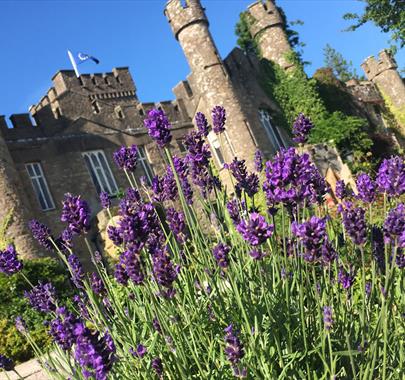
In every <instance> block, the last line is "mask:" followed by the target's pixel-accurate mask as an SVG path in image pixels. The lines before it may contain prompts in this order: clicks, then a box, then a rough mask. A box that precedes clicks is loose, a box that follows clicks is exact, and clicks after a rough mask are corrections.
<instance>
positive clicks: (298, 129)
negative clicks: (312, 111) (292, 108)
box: [293, 113, 314, 144]
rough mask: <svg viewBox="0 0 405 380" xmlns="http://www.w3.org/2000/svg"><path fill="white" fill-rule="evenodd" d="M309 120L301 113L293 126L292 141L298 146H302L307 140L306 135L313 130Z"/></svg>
mask: <svg viewBox="0 0 405 380" xmlns="http://www.w3.org/2000/svg"><path fill="white" fill-rule="evenodd" d="M313 127H314V126H313V124H312V122H311V120H310V119H309V118H307V117H305V115H304V114H303V113H300V114H299V115H298V117H297V118H296V119H295V121H294V124H293V135H294V138H293V141H294V142H296V143H298V144H304V143H305V142H306V141H307V140H308V135H309V132H310V131H311V129H312V128H313Z"/></svg>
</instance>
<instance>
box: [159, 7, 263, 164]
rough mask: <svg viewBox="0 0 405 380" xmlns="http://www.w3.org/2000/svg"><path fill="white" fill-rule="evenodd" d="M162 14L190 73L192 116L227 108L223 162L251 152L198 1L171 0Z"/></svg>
mask: <svg viewBox="0 0 405 380" xmlns="http://www.w3.org/2000/svg"><path fill="white" fill-rule="evenodd" d="M164 13H165V15H166V17H167V19H168V21H169V24H170V26H171V28H172V31H173V33H174V36H175V37H176V39H177V40H178V41H179V43H180V45H181V47H182V49H183V51H184V54H185V56H186V58H187V61H188V63H189V65H190V68H191V71H192V73H191V77H192V78H190V79H192V80H190V81H189V83H190V85H191V83H192V87H193V88H192V89H191V90H192V93H193V96H194V97H195V101H196V104H197V109H196V110H195V112H197V111H200V112H203V113H205V114H206V115H207V117H209V116H210V111H211V109H212V108H213V107H214V106H215V105H222V106H223V107H225V108H226V111H227V132H226V133H227V136H225V138H224V141H223V144H222V145H223V147H225V149H224V152H223V153H224V156H225V157H224V158H225V160H226V161H230V160H231V159H232V158H233V157H234V156H235V155H238V156H240V157H243V156H245V154H246V153H245V152H253V151H254V150H255V147H256V146H255V143H254V141H253V139H252V137H251V134H250V133H249V130H248V128H247V124H246V117H245V115H244V112H243V109H242V105H241V103H240V100H239V98H238V96H237V93H236V91H235V89H234V87H233V85H232V82H231V80H230V78H229V74H228V71H227V69H226V67H225V66H224V63H223V61H222V59H221V57H220V55H219V53H218V50H217V47H216V46H215V42H214V40H213V38H212V36H211V33H210V31H209V29H208V24H209V23H208V19H207V17H206V15H205V11H204V8H203V7H202V5H201V3H200V1H199V0H186V1H185V3H184V1H182V0H170V1H168V3H167V4H166V9H165V12H164ZM197 96H198V98H197ZM192 116H193V115H192ZM228 137H229V138H228ZM231 141H238V144H235V146H232V145H231Z"/></svg>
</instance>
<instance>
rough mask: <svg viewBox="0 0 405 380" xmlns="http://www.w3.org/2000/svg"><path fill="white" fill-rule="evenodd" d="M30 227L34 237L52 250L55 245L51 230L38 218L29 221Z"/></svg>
mask: <svg viewBox="0 0 405 380" xmlns="http://www.w3.org/2000/svg"><path fill="white" fill-rule="evenodd" d="M28 227H29V229H30V230H31V232H32V236H33V237H34V239H35V240H36V241H37V242H38V243H39V244H40V245H41V246H42V247H44V248H46V249H47V250H48V251H51V250H52V249H53V248H54V245H53V244H52V243H51V241H50V239H52V235H51V230H50V229H49V228H48V227H47V226H46V225H45V224H43V223H40V222H39V221H38V220H35V219H33V220H31V221H30V222H29V223H28Z"/></svg>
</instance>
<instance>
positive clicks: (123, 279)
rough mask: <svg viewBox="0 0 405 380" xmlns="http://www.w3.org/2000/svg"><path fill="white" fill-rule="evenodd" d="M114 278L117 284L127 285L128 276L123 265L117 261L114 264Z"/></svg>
mask: <svg viewBox="0 0 405 380" xmlns="http://www.w3.org/2000/svg"><path fill="white" fill-rule="evenodd" d="M114 278H115V280H116V281H117V282H118V283H119V284H121V285H124V286H126V285H128V280H129V277H128V275H127V272H126V270H125V267H124V265H122V264H121V263H118V264H116V266H115V270H114Z"/></svg>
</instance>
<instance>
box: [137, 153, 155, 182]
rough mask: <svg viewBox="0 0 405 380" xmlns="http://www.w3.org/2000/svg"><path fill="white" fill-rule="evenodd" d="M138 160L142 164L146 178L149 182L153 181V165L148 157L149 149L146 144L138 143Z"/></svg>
mask: <svg viewBox="0 0 405 380" xmlns="http://www.w3.org/2000/svg"><path fill="white" fill-rule="evenodd" d="M138 162H139V163H140V165H141V166H142V170H143V172H144V173H145V176H146V179H147V180H148V181H149V184H151V183H152V179H153V177H154V176H155V172H154V171H153V168H152V165H151V164H150V160H149V157H148V151H147V150H146V148H145V146H144V145H138Z"/></svg>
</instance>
